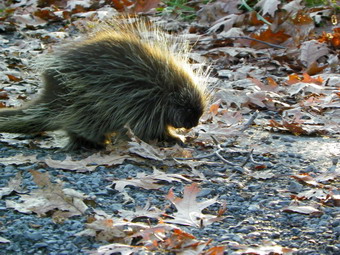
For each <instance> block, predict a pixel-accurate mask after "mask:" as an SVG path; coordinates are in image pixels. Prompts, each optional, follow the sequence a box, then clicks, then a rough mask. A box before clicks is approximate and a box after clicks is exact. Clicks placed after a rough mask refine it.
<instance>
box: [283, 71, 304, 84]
mask: <svg viewBox="0 0 340 255" xmlns="http://www.w3.org/2000/svg"><path fill="white" fill-rule="evenodd" d="M301 80H302V79H301V78H300V77H299V76H298V75H297V74H296V73H294V74H290V75H289V76H288V81H287V82H286V83H287V84H288V85H293V84H295V83H298V82H300V81H301Z"/></svg>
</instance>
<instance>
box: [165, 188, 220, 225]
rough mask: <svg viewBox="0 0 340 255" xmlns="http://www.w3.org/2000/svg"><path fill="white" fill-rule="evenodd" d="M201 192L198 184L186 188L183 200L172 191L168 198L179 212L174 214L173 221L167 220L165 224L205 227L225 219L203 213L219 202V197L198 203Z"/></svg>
mask: <svg viewBox="0 0 340 255" xmlns="http://www.w3.org/2000/svg"><path fill="white" fill-rule="evenodd" d="M199 192H200V189H199V187H198V185H197V184H196V183H192V184H191V185H188V186H186V187H185V188H184V192H183V198H179V197H176V196H175V195H174V192H173V191H172V189H170V191H169V193H168V195H167V197H166V198H167V199H168V200H170V202H171V203H172V204H173V205H174V206H175V207H176V209H177V212H176V213H174V215H173V219H170V220H165V222H169V223H174V224H180V225H188V226H195V227H203V226H207V225H209V224H212V223H213V222H215V221H219V220H222V219H223V217H220V216H215V215H210V214H203V213H202V210H203V209H205V208H207V207H208V206H210V205H212V204H214V203H216V202H217V196H216V197H215V198H212V199H209V200H206V201H204V202H197V201H196V198H197V195H198V193H199Z"/></svg>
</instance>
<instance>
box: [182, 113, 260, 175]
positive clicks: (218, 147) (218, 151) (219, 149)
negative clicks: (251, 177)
mask: <svg viewBox="0 0 340 255" xmlns="http://www.w3.org/2000/svg"><path fill="white" fill-rule="evenodd" d="M258 113H259V112H258V111H255V112H254V114H253V115H252V116H251V117H250V119H249V120H248V121H247V123H245V124H244V125H243V127H241V128H240V132H244V131H245V130H246V129H248V128H249V127H250V126H251V125H252V124H253V122H254V120H255V119H256V118H257V116H258ZM210 137H211V139H212V140H213V142H214V144H215V145H216V150H215V151H214V152H212V153H210V154H207V155H200V156H197V157H192V158H175V159H176V160H199V159H203V158H210V157H212V156H215V155H216V156H217V157H218V158H219V159H220V160H222V161H223V163H225V164H227V165H230V166H234V167H241V168H242V169H243V168H244V166H245V165H246V164H247V163H248V162H249V161H250V162H252V163H255V164H260V163H257V162H255V160H254V159H253V151H254V149H252V150H251V151H250V152H249V153H248V155H247V158H246V160H245V162H243V163H242V164H241V165H238V164H235V163H233V162H230V161H229V160H227V159H225V158H224V157H223V156H222V155H221V152H225V151H226V148H223V147H227V146H226V145H225V144H224V145H223V146H222V144H221V143H220V142H219V141H218V139H217V138H216V137H214V136H213V135H211V136H210ZM236 139H237V138H235V139H234V141H235V140H236ZM234 141H233V142H234Z"/></svg>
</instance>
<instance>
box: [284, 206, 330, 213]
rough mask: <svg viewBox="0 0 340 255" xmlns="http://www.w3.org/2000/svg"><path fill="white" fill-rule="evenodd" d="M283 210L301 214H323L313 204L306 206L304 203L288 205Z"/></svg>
mask: <svg viewBox="0 0 340 255" xmlns="http://www.w3.org/2000/svg"><path fill="white" fill-rule="evenodd" d="M283 211H284V212H291V213H301V214H308V215H321V214H323V212H322V211H320V210H319V209H317V208H315V207H313V206H306V205H290V206H287V207H286V208H284V209H283Z"/></svg>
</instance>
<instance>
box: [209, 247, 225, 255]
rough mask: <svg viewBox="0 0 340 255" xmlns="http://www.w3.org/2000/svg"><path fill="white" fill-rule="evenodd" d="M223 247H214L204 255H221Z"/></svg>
mask: <svg viewBox="0 0 340 255" xmlns="http://www.w3.org/2000/svg"><path fill="white" fill-rule="evenodd" d="M225 248H226V247H225V246H215V247H212V248H210V249H209V250H207V251H206V252H205V255H223V254H224V251H225Z"/></svg>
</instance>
